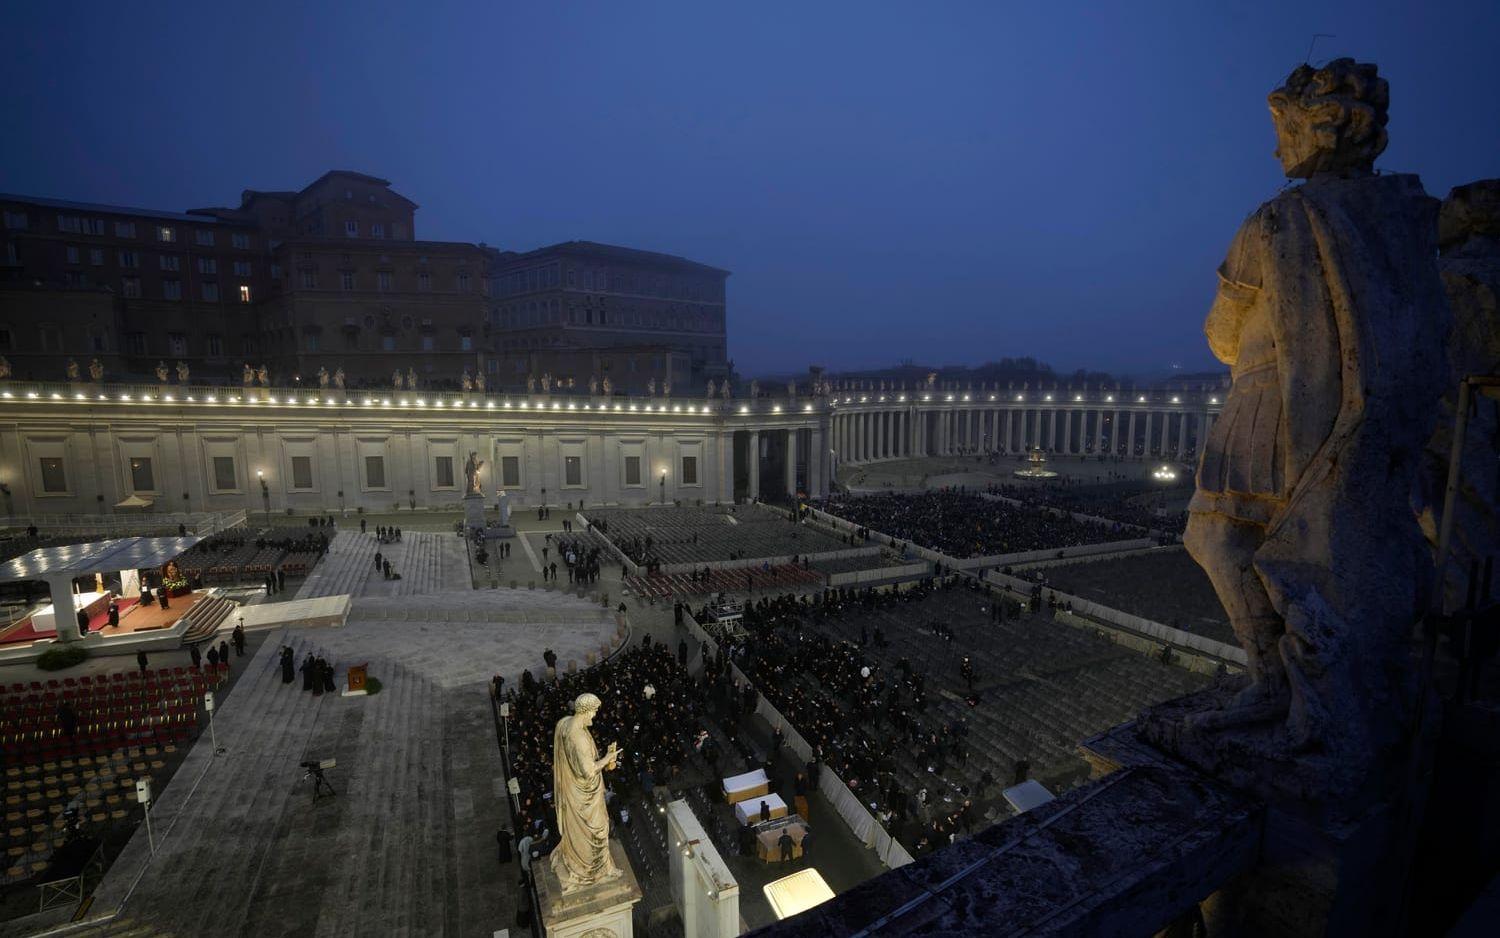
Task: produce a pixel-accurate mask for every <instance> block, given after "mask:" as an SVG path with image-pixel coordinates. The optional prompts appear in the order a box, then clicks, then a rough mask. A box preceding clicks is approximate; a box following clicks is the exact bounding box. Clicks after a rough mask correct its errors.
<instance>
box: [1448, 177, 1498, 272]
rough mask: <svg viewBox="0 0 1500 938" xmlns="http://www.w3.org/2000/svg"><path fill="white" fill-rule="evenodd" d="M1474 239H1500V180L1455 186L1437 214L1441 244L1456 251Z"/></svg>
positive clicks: (1492, 240) (1453, 251)
mask: <svg viewBox="0 0 1500 938" xmlns="http://www.w3.org/2000/svg"><path fill="white" fill-rule="evenodd" d="M1471 241H1475V242H1483V241H1489V242H1496V241H1500V179H1481V180H1479V181H1477V182H1471V183H1469V184H1468V185H1465V186H1456V187H1454V189H1453V191H1452V192H1449V193H1448V198H1446V199H1444V200H1443V208H1442V211H1441V212H1440V213H1439V215H1438V246H1439V247H1440V248H1441V249H1442V251H1443V253H1444V254H1457V253H1460V252H1462V250H1463V249H1464V248H1465V247H1466V246H1468V245H1469V243H1470V242H1471Z"/></svg>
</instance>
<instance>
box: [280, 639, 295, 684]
mask: <svg viewBox="0 0 1500 938" xmlns="http://www.w3.org/2000/svg"><path fill="white" fill-rule="evenodd" d="M296 665H297V662H296V660H295V659H294V658H293V657H292V650H291V649H290V648H282V649H281V683H283V684H290V683H292V677H293V675H295V674H296V673H297V667H296Z"/></svg>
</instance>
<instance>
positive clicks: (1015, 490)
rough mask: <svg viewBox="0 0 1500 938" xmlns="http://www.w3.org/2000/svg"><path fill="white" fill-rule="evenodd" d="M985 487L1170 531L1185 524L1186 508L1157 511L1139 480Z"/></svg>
mask: <svg viewBox="0 0 1500 938" xmlns="http://www.w3.org/2000/svg"><path fill="white" fill-rule="evenodd" d="M988 491H989V492H990V493H991V494H993V495H1003V496H1004V497H1006V498H1012V499H1015V500H1016V501H1019V502H1024V503H1025V504H1027V505H1033V506H1036V507H1041V508H1055V509H1057V510H1059V511H1073V512H1078V513H1080V514H1086V515H1094V516H1095V517H1099V518H1108V519H1109V520H1111V521H1118V522H1119V523H1121V524H1124V525H1131V526H1134V527H1138V528H1146V529H1149V530H1154V531H1165V532H1167V533H1170V534H1178V535H1180V534H1182V532H1183V530H1184V529H1185V528H1186V527H1187V512H1186V511H1173V512H1166V513H1161V514H1159V513H1158V512H1157V510H1156V508H1155V507H1154V506H1153V505H1152V504H1150V501H1151V499H1150V496H1151V495H1152V494H1155V493H1149V492H1142V491H1141V488H1140V485H1139V484H1138V483H1137V484H1126V485H1102V486H1070V485H1066V484H1060V485H1059V484H1054V485H1010V484H998V485H991V486H990V487H989V489H988Z"/></svg>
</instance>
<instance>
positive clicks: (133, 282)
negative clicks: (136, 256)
mask: <svg viewBox="0 0 1500 938" xmlns="http://www.w3.org/2000/svg"><path fill="white" fill-rule="evenodd" d="M120 293H121V294H122V295H124V296H126V297H129V298H130V299H135V298H137V297H139V296H140V295H141V278H140V277H121V278H120Z"/></svg>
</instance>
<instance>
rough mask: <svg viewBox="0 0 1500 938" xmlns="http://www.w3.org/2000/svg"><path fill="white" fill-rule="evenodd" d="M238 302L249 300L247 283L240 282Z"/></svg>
mask: <svg viewBox="0 0 1500 938" xmlns="http://www.w3.org/2000/svg"><path fill="white" fill-rule="evenodd" d="M240 302H241V303H248V302H250V285H249V284H248V283H242V284H240Z"/></svg>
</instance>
